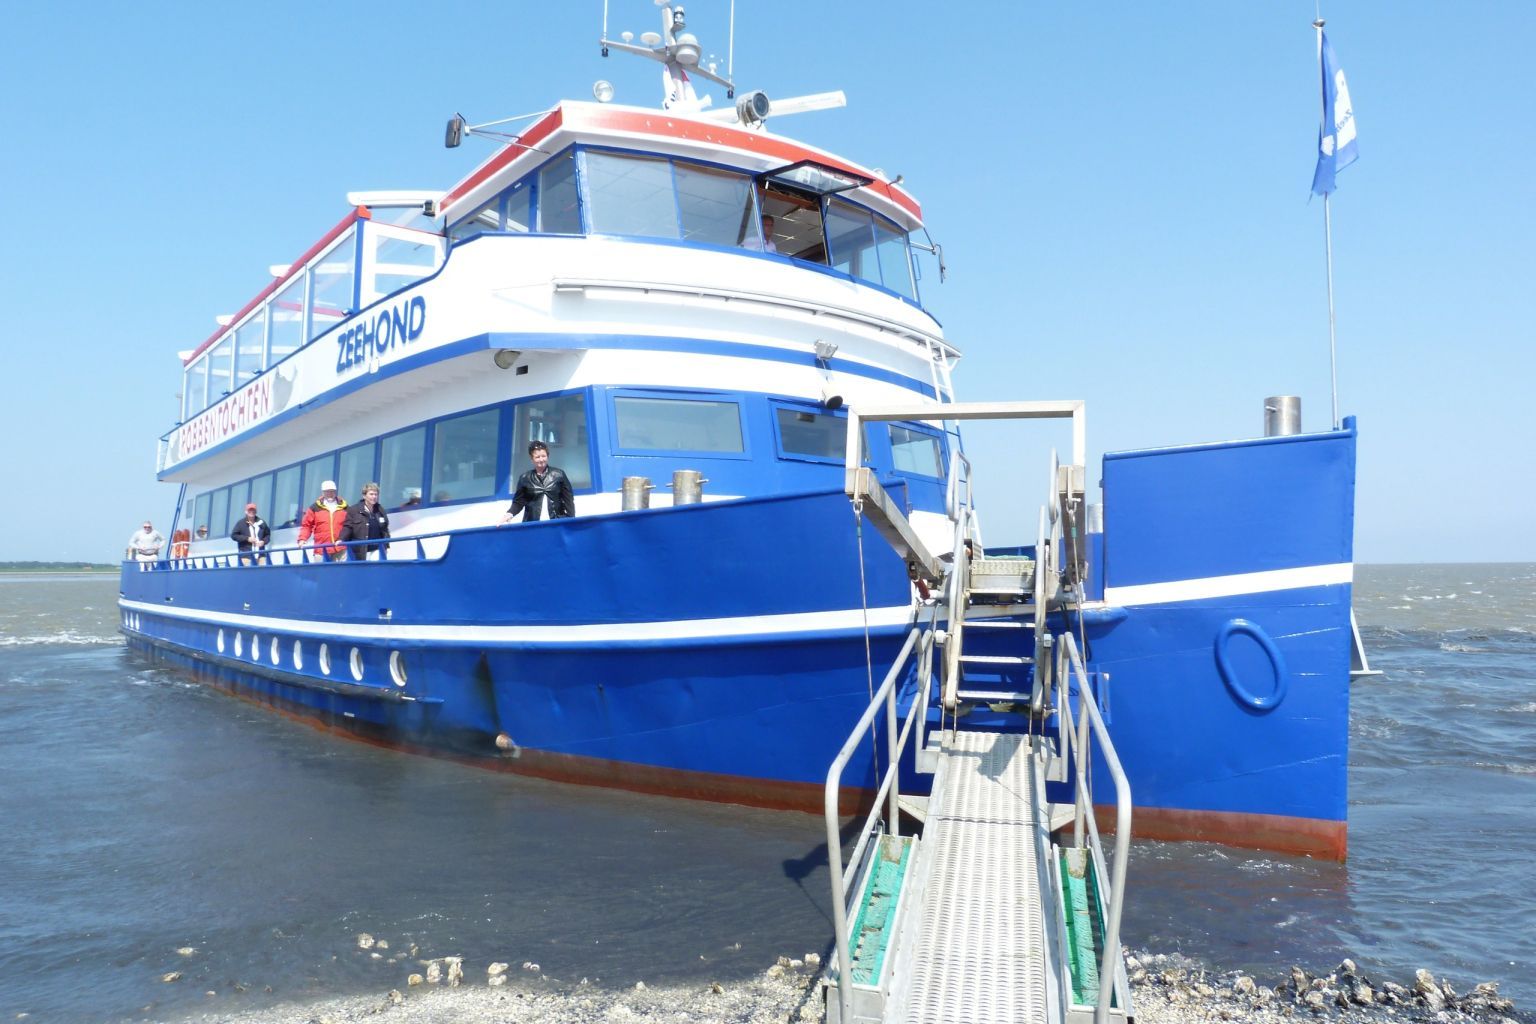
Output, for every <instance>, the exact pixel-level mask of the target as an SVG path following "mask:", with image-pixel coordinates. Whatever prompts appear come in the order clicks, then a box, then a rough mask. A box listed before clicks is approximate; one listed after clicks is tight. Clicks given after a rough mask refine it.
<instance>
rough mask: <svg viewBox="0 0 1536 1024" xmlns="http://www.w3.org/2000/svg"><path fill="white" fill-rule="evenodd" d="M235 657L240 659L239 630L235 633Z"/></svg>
mask: <svg viewBox="0 0 1536 1024" xmlns="http://www.w3.org/2000/svg"><path fill="white" fill-rule="evenodd" d="M235 657H237V658H238V657H240V633H239V631H238V630H237V631H236V632H235Z"/></svg>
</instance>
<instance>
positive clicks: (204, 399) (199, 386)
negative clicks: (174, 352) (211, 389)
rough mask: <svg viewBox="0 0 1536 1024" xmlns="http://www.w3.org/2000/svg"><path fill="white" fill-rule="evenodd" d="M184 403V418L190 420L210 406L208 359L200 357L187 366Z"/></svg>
mask: <svg viewBox="0 0 1536 1024" xmlns="http://www.w3.org/2000/svg"><path fill="white" fill-rule="evenodd" d="M183 394H184V395H185V401H184V402H183V403H182V414H181V418H182V419H183V420H189V419H191V418H192V417H193V416H196V415H197V414H198V413H200V412H202V411H203V410H204V409H205V408H207V406H208V360H207V359H206V358H203V359H199V360H198V361H197V362H195V363H193V364H192V365H191V366H189V367H187V373H186V386H185V390H184V392H183Z"/></svg>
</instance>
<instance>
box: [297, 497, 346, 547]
mask: <svg viewBox="0 0 1536 1024" xmlns="http://www.w3.org/2000/svg"><path fill="white" fill-rule="evenodd" d="M346 519H347V503H346V502H345V501H344V500H343V499H341V498H339V497H337V496H336V481H334V480H325V481H323V482H321V484H320V497H318V498H316V499H315V503H314V504H313V505H311V506H309V508H307V509H305V510H304V518H303V520H302V521H301V522H300V523H299V544H300V545H302V544H303V543H304V542H305V541H311V543H313V544H314V546H315V551H314V555H315V557H317V558H323V559H339V558H342V557H343V552H344V551H345V550H346V549H345V548H339V547H337V546H336V543H337V542H338V541H340V540H341V527H342V524H344V523H345V522H346Z"/></svg>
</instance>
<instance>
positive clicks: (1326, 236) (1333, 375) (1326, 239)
mask: <svg viewBox="0 0 1536 1024" xmlns="http://www.w3.org/2000/svg"><path fill="white" fill-rule="evenodd" d="M1312 27H1313V28H1315V29H1317V77H1318V80H1319V81H1322V78H1323V75H1324V74H1325V73H1326V72H1325V71H1324V70H1323V19H1322V18H1318V19H1317V20H1316V21H1314V22H1312ZM1327 89H1328V86H1327V83H1326V82H1324V83H1323V93H1322V94H1321V95H1320V96H1319V101H1320V102H1321V103H1322V105H1323V113H1322V118H1321V123H1322V125H1323V131H1325V132H1326V131H1327V130H1328V123H1327V120H1328V99H1327ZM1330 191H1331V190H1330ZM1328 196H1329V192H1324V193H1323V255H1324V260H1325V262H1326V264H1327V267H1328V386H1329V392H1330V394H1331V395H1332V398H1333V429H1335V430H1337V429H1339V359H1338V341H1337V336H1336V332H1335V327H1334V318H1333V218H1332V215H1331V212H1330V211H1329V208H1328Z"/></svg>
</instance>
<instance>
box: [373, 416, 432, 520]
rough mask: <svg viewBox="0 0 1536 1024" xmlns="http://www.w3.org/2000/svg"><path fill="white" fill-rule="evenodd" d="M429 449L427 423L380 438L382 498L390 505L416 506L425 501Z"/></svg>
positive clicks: (398, 506) (399, 506)
mask: <svg viewBox="0 0 1536 1024" xmlns="http://www.w3.org/2000/svg"><path fill="white" fill-rule="evenodd" d="M426 453H427V428H426V427H413V428H411V429H410V430H403V431H401V432H400V433H398V434H391V435H390V436H388V437H386V438H384V440H382V441H380V442H379V501H380V502H382V503H383V504H384V506H385V507H386V508H389V509H402V508H415V507H416V506H417V505H420V504H421V477H422V468H423V467H424V466H425V465H426V458H427V454H426Z"/></svg>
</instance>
